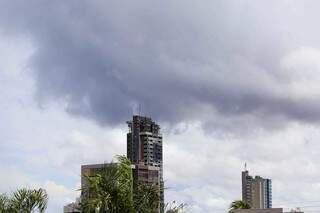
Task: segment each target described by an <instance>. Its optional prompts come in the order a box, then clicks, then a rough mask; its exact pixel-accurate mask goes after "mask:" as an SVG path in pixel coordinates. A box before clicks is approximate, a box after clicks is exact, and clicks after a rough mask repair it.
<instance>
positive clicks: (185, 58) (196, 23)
mask: <svg viewBox="0 0 320 213" xmlns="http://www.w3.org/2000/svg"><path fill="white" fill-rule="evenodd" d="M314 4H316V2H314ZM304 7H308V8H309V14H308V15H307V16H306V17H303V15H304ZM312 8H313V5H312V4H310V2H309V1H306V2H305V3H304V4H303V5H301V3H297V2H294V1H281V2H280V1H264V2H262V1H259V2H254V3H253V2H252V1H212V0H210V1H202V2H194V1H156V2H155V1H75V0H70V1H34V0H30V1H24V2H21V1H14V0H10V1H1V2H0V23H1V28H2V30H3V32H4V33H8V34H9V35H20V36H21V35H23V36H26V37H27V38H30V39H31V41H32V43H33V45H34V47H35V53H34V55H33V57H32V59H31V67H32V70H33V71H34V76H35V80H36V88H37V98H38V99H39V101H40V102H46V101H51V100H54V101H55V100H58V99H62V100H64V101H66V102H67V108H66V109H67V110H68V112H70V113H72V114H77V115H81V116H85V117H88V118H91V119H94V120H96V121H98V122H99V123H100V124H118V123H122V122H123V121H124V120H126V119H128V117H129V116H130V115H131V114H132V108H134V106H137V105H138V104H141V105H142V109H143V113H145V114H147V115H151V116H152V117H154V118H155V119H159V120H161V121H165V122H169V123H176V122H179V121H190V120H197V119H199V120H202V121H204V122H205V123H207V124H208V126H210V124H211V125H213V126H214V127H215V128H216V127H217V126H219V125H220V126H226V127H228V126H233V125H235V126H236V127H235V128H240V127H241V128H242V127H243V126H245V125H249V126H264V127H272V126H277V125H279V122H280V123H285V122H288V121H299V122H313V123H317V122H318V121H319V119H320V110H319V109H320V107H319V104H318V103H319V100H320V96H314V97H312V99H311V98H310V97H309V96H303V95H301V96H297V95H296V90H294V91H293V89H292V87H291V84H292V82H296V81H299V79H297V78H294V77H292V76H291V74H290V70H288V69H286V68H284V66H283V63H282V61H283V59H284V58H286V56H287V55H288V54H290V53H291V52H293V51H295V50H296V49H297V48H299V47H300V46H311V47H313V48H315V49H317V48H319V40H318V38H319V31H318V30H316V28H315V27H314V26H315V24H316V20H317V19H316V16H317V11H316V10H315V9H312ZM314 8H316V7H314ZM306 23H308V24H306ZM317 71H319V70H316V72H317ZM305 85H308V84H305ZM303 86H304V85H302V86H301V85H300V87H303ZM300 87H299V88H298V90H299V89H300ZM302 89H305V88H302ZM299 94H300V93H299Z"/></svg>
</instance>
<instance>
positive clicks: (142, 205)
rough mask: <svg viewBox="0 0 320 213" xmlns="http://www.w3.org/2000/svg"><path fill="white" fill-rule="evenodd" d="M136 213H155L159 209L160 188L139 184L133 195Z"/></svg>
mask: <svg viewBox="0 0 320 213" xmlns="http://www.w3.org/2000/svg"><path fill="white" fill-rule="evenodd" d="M133 200H134V211H133V212H134V213H142V212H143V213H154V212H157V209H158V208H159V200H160V191H159V187H157V186H156V185H152V184H139V185H138V186H137V187H136V190H135V193H134V195H133Z"/></svg>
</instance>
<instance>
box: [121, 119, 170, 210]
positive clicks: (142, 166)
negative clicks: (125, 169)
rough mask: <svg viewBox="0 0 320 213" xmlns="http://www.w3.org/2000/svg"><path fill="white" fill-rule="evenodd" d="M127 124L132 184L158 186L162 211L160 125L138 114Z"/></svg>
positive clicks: (162, 185)
mask: <svg viewBox="0 0 320 213" xmlns="http://www.w3.org/2000/svg"><path fill="white" fill-rule="evenodd" d="M127 124H128V127H129V132H128V134H127V157H128V159H129V160H130V161H131V163H132V164H133V168H134V169H133V181H134V185H137V184H139V183H144V184H145V183H147V184H154V185H156V186H158V187H159V189H160V201H159V212H160V213H163V212H164V210H163V209H164V194H163V187H164V184H163V160H162V159H163V153H162V135H161V132H160V126H159V125H158V124H157V123H155V122H154V121H152V119H151V118H149V117H143V116H139V115H134V116H133V118H132V120H131V121H128V122H127Z"/></svg>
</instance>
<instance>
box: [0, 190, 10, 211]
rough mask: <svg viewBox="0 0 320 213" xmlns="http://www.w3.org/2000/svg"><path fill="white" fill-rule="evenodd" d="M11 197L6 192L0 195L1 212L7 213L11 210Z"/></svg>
mask: <svg viewBox="0 0 320 213" xmlns="http://www.w3.org/2000/svg"><path fill="white" fill-rule="evenodd" d="M9 201H10V200H9V198H8V197H7V195H5V194H1V195H0V213H5V212H8V211H9V205H10V204H9Z"/></svg>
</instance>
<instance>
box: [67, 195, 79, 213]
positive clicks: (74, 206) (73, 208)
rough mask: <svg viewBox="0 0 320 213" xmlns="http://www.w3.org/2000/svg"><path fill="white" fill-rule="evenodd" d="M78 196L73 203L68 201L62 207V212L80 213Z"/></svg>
mask: <svg viewBox="0 0 320 213" xmlns="http://www.w3.org/2000/svg"><path fill="white" fill-rule="evenodd" d="M79 202H80V200H79V198H78V199H77V201H76V202H74V203H69V204H68V205H65V206H64V207H63V213H80V205H79Z"/></svg>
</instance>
